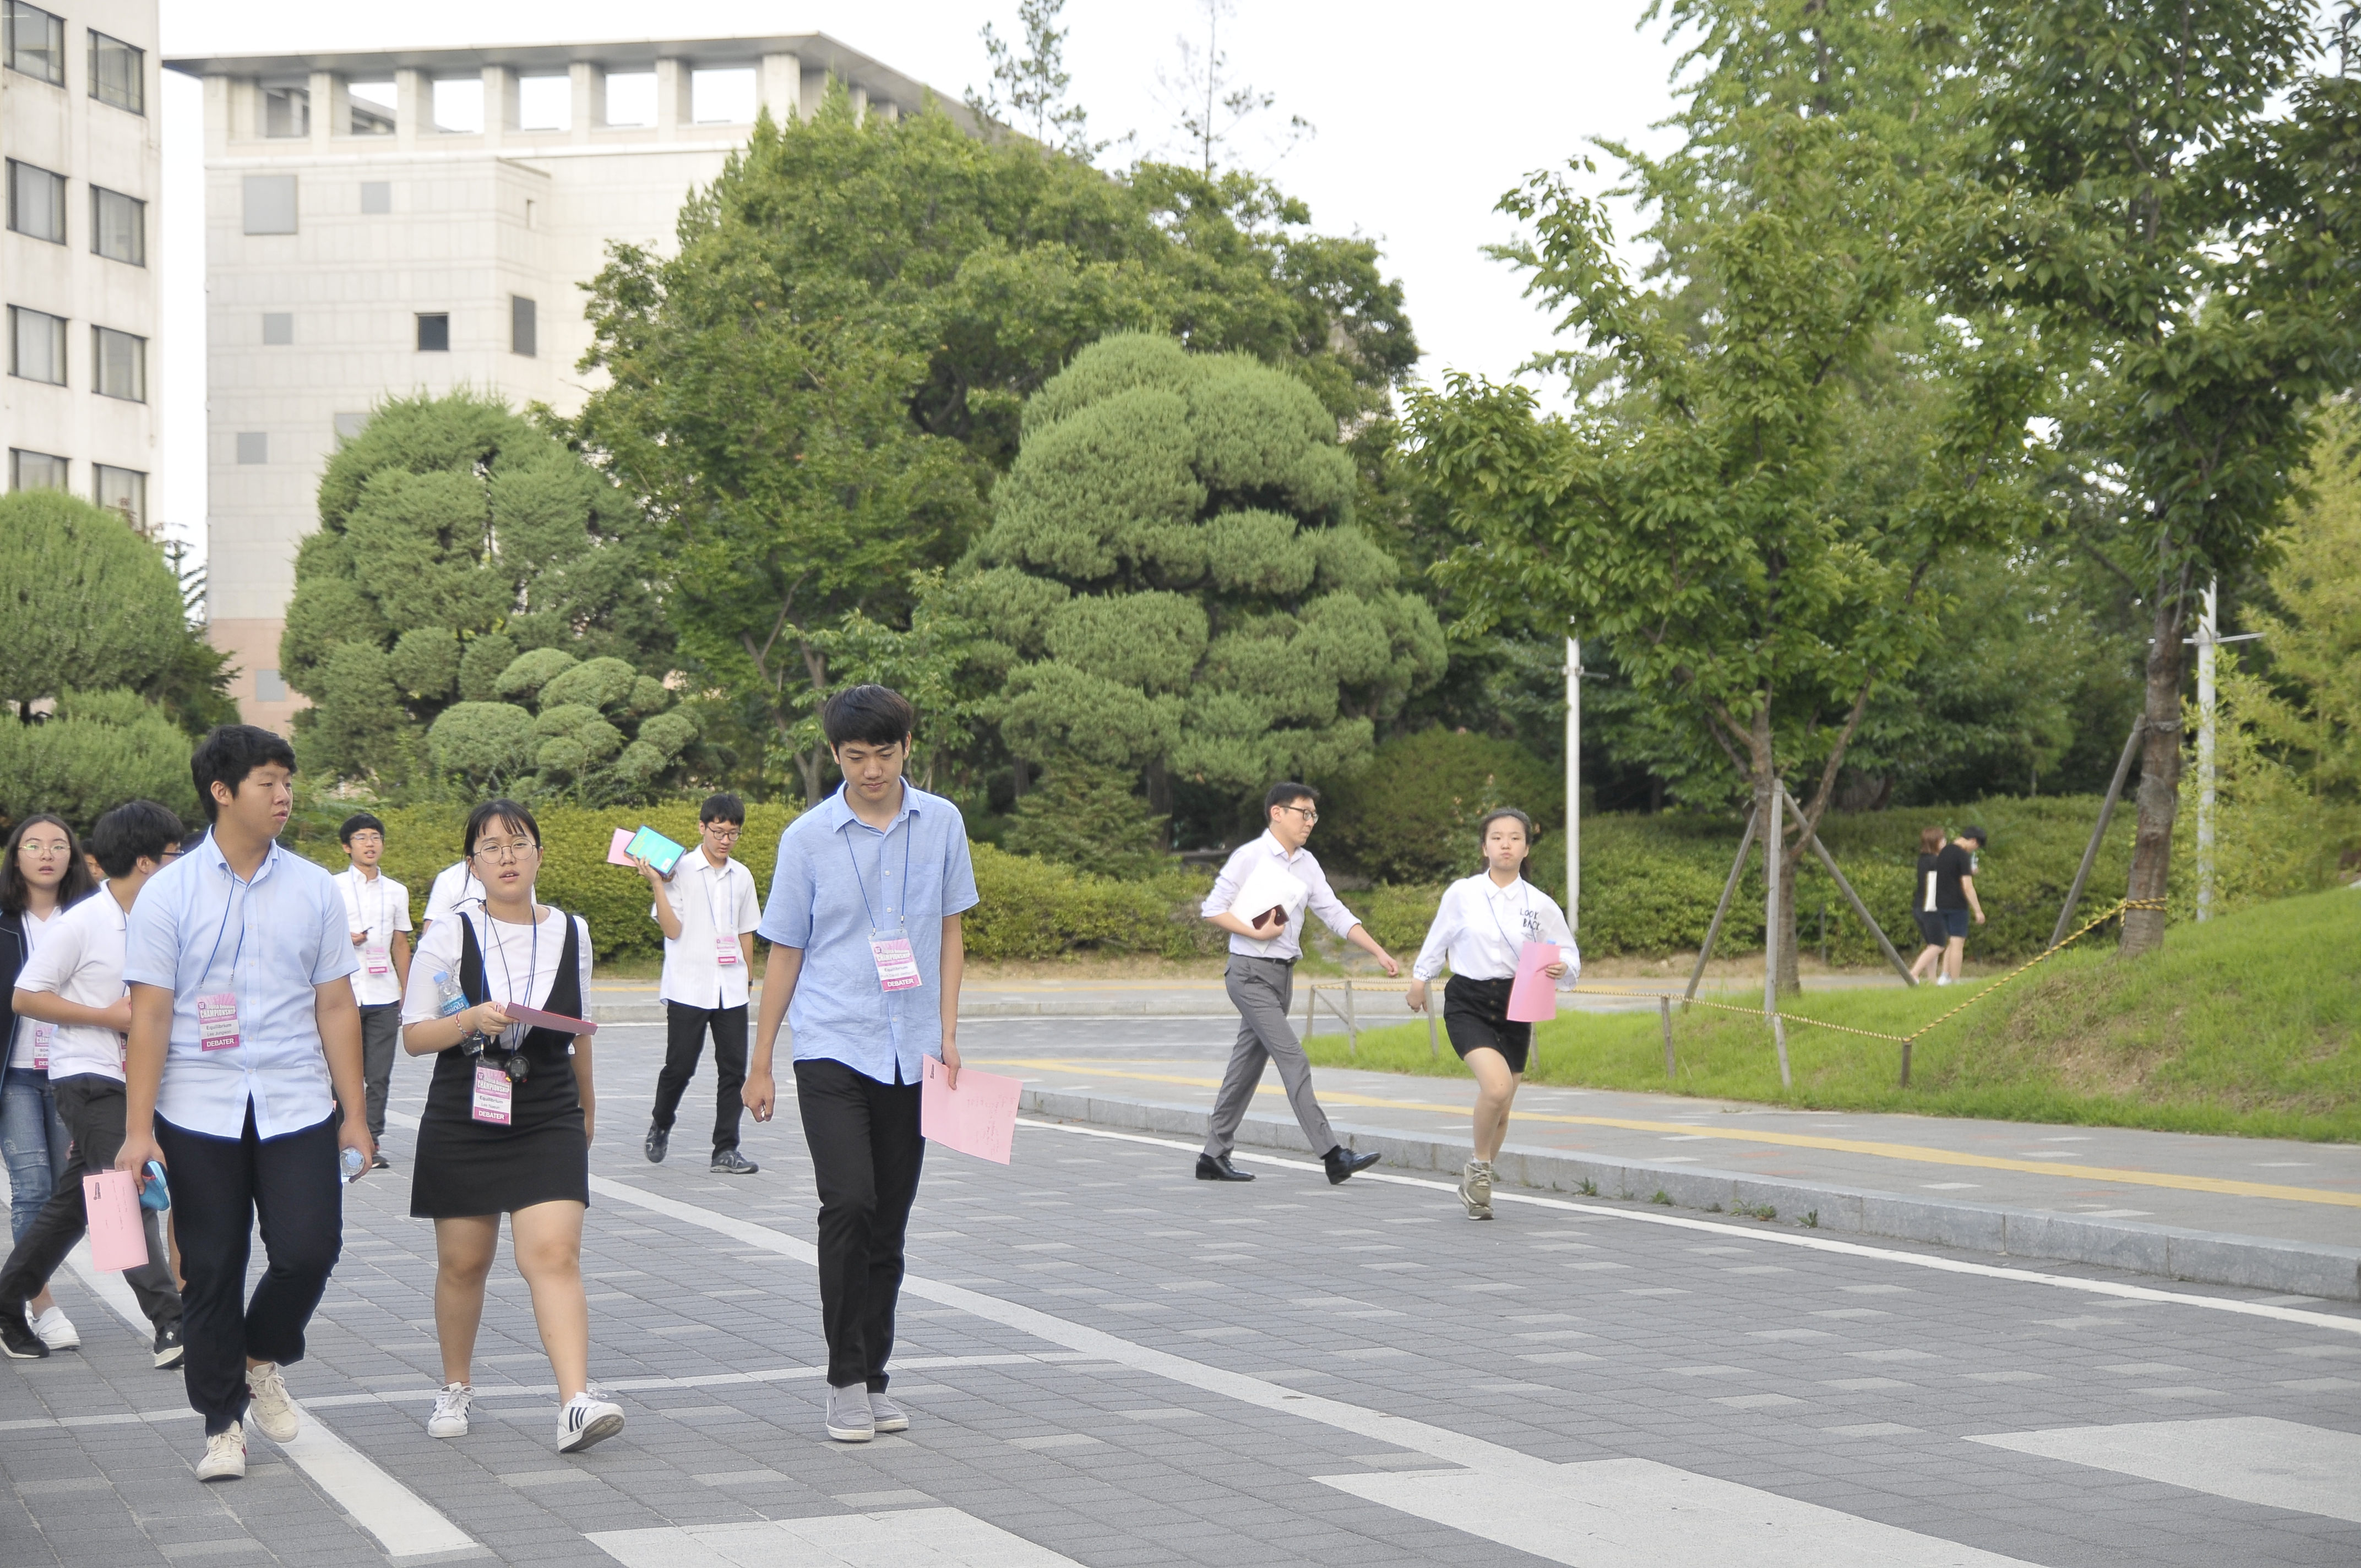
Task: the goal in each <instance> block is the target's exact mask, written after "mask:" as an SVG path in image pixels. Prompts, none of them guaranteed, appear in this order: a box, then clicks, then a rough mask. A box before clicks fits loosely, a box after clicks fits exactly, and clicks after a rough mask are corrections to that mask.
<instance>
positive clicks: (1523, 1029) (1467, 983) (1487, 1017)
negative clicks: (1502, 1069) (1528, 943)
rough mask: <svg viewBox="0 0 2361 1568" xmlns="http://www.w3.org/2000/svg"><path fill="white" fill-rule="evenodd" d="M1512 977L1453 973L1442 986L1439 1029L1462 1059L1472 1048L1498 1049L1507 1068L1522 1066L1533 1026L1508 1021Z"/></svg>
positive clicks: (1527, 1052) (1531, 1045)
mask: <svg viewBox="0 0 2361 1568" xmlns="http://www.w3.org/2000/svg"><path fill="white" fill-rule="evenodd" d="M1515 983H1516V982H1515V981H1508V980H1471V979H1469V978H1468V977H1467V976H1466V975H1464V974H1455V975H1453V976H1452V977H1451V978H1450V980H1448V981H1445V982H1444V987H1443V1030H1444V1033H1445V1034H1447V1035H1449V1036H1451V1048H1452V1049H1453V1050H1455V1051H1457V1052H1458V1053H1459V1059H1460V1060H1461V1061H1466V1059H1467V1053H1468V1052H1469V1051H1472V1050H1477V1049H1482V1050H1490V1051H1498V1052H1499V1053H1500V1055H1501V1056H1502V1057H1503V1058H1505V1059H1506V1060H1507V1061H1508V1064H1509V1070H1510V1072H1517V1073H1521V1072H1523V1071H1524V1070H1525V1058H1526V1056H1527V1055H1528V1054H1529V1053H1531V1051H1532V1048H1533V1026H1532V1025H1531V1024H1511V1023H1510V1022H1509V988H1510V986H1512V985H1514V984H1515Z"/></svg>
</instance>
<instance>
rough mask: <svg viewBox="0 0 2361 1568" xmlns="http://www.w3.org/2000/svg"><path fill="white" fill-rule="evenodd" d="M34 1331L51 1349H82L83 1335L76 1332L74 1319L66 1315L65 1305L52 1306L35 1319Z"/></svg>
mask: <svg viewBox="0 0 2361 1568" xmlns="http://www.w3.org/2000/svg"><path fill="white" fill-rule="evenodd" d="M33 1332H35V1333H37V1334H38V1335H40V1336H41V1343H43V1344H45V1345H48V1346H49V1348H50V1349H51V1350H80V1349H81V1348H82V1335H80V1334H78V1333H76V1332H74V1326H73V1320H72V1319H71V1318H69V1317H67V1316H66V1310H65V1309H64V1308H63V1307H51V1308H50V1309H49V1310H48V1311H46V1312H43V1313H42V1314H41V1315H40V1316H39V1317H38V1318H35V1319H33Z"/></svg>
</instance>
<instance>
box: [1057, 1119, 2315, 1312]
mask: <svg viewBox="0 0 2361 1568" xmlns="http://www.w3.org/2000/svg"><path fill="white" fill-rule="evenodd" d="M1016 1122H1017V1125H1019V1126H1023V1127H1039V1128H1043V1129H1045V1130H1047V1131H1049V1132H1057V1133H1071V1134H1073V1135H1075V1136H1077V1137H1085V1138H1113V1139H1115V1140H1117V1141H1119V1142H1122V1143H1129V1144H1148V1145H1152V1146H1156V1147H1158V1148H1168V1149H1182V1150H1186V1151H1187V1152H1189V1153H1191V1154H1194V1153H1196V1152H1197V1146H1196V1145H1195V1144H1190V1143H1180V1142H1176V1141H1175V1140H1173V1139H1170V1138H1156V1137H1149V1136H1148V1135H1145V1134H1141V1133H1115V1132H1109V1131H1107V1130H1105V1129H1104V1128H1101V1127H1076V1126H1070V1125H1067V1124H1062V1123H1058V1122H1038V1121H1035V1120H1033V1119H1032V1118H1030V1117H1027V1116H1019V1117H1018V1118H1017V1119H1016ZM1230 1157H1231V1158H1233V1159H1236V1160H1247V1161H1251V1162H1253V1163H1254V1164H1257V1165H1275V1166H1280V1167H1283V1168H1287V1169H1290V1170H1309V1171H1317V1170H1321V1169H1323V1167H1321V1166H1320V1165H1317V1164H1315V1163H1313V1162H1312V1161H1311V1160H1303V1159H1289V1158H1286V1157H1283V1156H1279V1155H1265V1154H1248V1153H1247V1152H1246V1151H1245V1150H1244V1149H1237V1150H1234V1151H1232V1153H1231V1156H1230ZM1353 1179H1354V1180H1356V1181H1382V1182H1389V1183H1391V1184H1393V1185H1395V1186H1398V1187H1423V1188H1426V1189H1428V1190H1432V1191H1435V1192H1448V1193H1451V1194H1453V1195H1454V1196H1456V1195H1457V1193H1458V1188H1457V1186H1456V1185H1455V1184H1454V1183H1452V1182H1448V1181H1431V1180H1428V1179H1426V1178H1424V1177H1419V1176H1396V1175H1394V1174H1392V1173H1390V1172H1387V1171H1377V1170H1365V1171H1363V1172H1361V1173H1360V1174H1359V1175H1358V1176H1356V1177H1355V1178H1353ZM1492 1201H1493V1202H1495V1203H1523V1204H1527V1205H1529V1206H1531V1207H1533V1208H1537V1209H1556V1210H1561V1211H1563V1212H1567V1213H1574V1214H1585V1215H1588V1216H1591V1217H1592V1218H1595V1219H1606V1220H1623V1221H1628V1222H1631V1223H1635V1224H1642V1225H1669V1226H1672V1227H1673V1228H1675V1229H1676V1230H1685V1231H1704V1232H1707V1233H1708V1234H1713V1235H1719V1236H1741V1237H1743V1238H1744V1239H1746V1240H1748V1241H1751V1242H1766V1243H1770V1244H1772V1245H1777V1246H1792V1247H1802V1248H1804V1249H1806V1251H1810V1252H1825V1253H1834V1254H1836V1255H1839V1256H1842V1257H1867V1258H1874V1259H1876V1260H1877V1261H1879V1262H1881V1263H1900V1264H1906V1265H1908V1266H1911V1267H1913V1268H1930V1269H1933V1270H1935V1271H1936V1272H1937V1273H1940V1274H1966V1275H1973V1276H1977V1277H1982V1278H1985V1279H2005V1280H2009V1281H2011V1282H2012V1283H2015V1284H2018V1285H2047V1286H2050V1287H2052V1288H2056V1289H2059V1290H2079V1291H2081V1292H2083V1293H2084V1294H2086V1295H2092V1296H2112V1297H2114V1298H2116V1299H2119V1300H2125V1301H2165V1302H2170V1303H2172V1304H2174V1305H2176V1306H2182V1307H2201V1308H2203V1309H2205V1310H2210V1311H2216V1312H2233V1313H2235V1314H2237V1315H2239V1316H2241V1317H2249V1318H2272V1319H2276V1320H2277V1321H2280V1322H2283V1323H2302V1324H2304V1325H2306V1326H2308V1327H2311V1328H2323V1329H2335V1330H2337V1331H2338V1332H2343V1333H2348V1334H2356V1335H2361V1317H2350V1318H2348V1317H2341V1316H2338V1315H2337V1314H2335V1313H2333V1312H2307V1311H2302V1310H2298V1309H2295V1308H2291V1307H2282V1306H2275V1305H2273V1304H2271V1303H2270V1302H2268V1301H2240V1300H2233V1299H2229V1298H2227V1297H2222V1296H2192V1295H2190V1294H2188V1293H2186V1292H2185V1291H2180V1290H2159V1289H2158V1288H2155V1287H2154V1286H2149V1285H2125V1284H2122V1283H2120V1282H2118V1281H2116V1280H2113V1279H2077V1278H2075V1277H2072V1276H2071V1275H2065V1274H2039V1273H2036V1272H2035V1271H2034V1270H2032V1269H2029V1268H2004V1267H2001V1266H1997V1265H1994V1264H1989V1263H1969V1262H1967V1261H1965V1260H1964V1259H1961V1258H1955V1257H1936V1256H1931V1255H1927V1254H1925V1253H1915V1252H1896V1251H1894V1249H1893V1248H1891V1247H1881V1246H1870V1245H1866V1244H1864V1243H1861V1242H1840V1241H1835V1240H1832V1239H1830V1238H1828V1237H1827V1236H1806V1235H1795V1234H1789V1233H1786V1232H1782V1231H1769V1230H1764V1229H1763V1228H1761V1227H1760V1226H1754V1225H1732V1224H1726V1223H1717V1222H1715V1221H1712V1220H1691V1219H1685V1218H1683V1217H1681V1216H1680V1215H1677V1214H1651V1213H1647V1212H1642V1211H1639V1210H1631V1209H1609V1208H1605V1207H1603V1206H1601V1205H1599V1204H1596V1203H1576V1202H1573V1201H1569V1200H1567V1199H1564V1198H1543V1197H1540V1196H1538V1195H1537V1194H1534V1193H1530V1192H1510V1191H1507V1190H1502V1189H1500V1188H1498V1187H1495V1188H1494V1189H1493V1190H1492ZM1841 1288H1844V1289H1850V1290H1854V1291H1861V1290H1879V1289H1884V1290H1895V1289H1903V1288H1905V1287H1902V1286H1860V1285H1852V1286H1845V1287H1841ZM2092 1321H2106V1320H2104V1319H2093V1320H2092ZM2339 1354H2345V1353H2343V1352H2339ZM2351 1354H2361V1350H2356V1351H2354V1352H2352V1353H2351Z"/></svg>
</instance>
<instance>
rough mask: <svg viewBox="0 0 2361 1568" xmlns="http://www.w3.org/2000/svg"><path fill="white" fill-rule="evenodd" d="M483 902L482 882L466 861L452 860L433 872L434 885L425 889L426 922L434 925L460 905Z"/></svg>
mask: <svg viewBox="0 0 2361 1568" xmlns="http://www.w3.org/2000/svg"><path fill="white" fill-rule="evenodd" d="M483 902H484V884H483V883H480V882H478V881H477V880H476V873H475V872H472V871H469V870H468V869H467V861H452V862H451V863H450V864H449V865H447V866H445V867H444V868H443V869H442V870H441V871H439V872H435V873H434V886H432V887H430V888H428V889H427V890H426V923H427V924H428V925H429V926H432V925H434V922H436V921H437V920H440V919H442V918H443V917H444V916H446V915H448V914H450V913H451V912H452V911H453V910H455V909H457V908H458V907H459V906H460V905H479V904H481V903H483Z"/></svg>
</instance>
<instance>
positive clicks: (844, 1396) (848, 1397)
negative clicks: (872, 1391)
mask: <svg viewBox="0 0 2361 1568" xmlns="http://www.w3.org/2000/svg"><path fill="white" fill-rule="evenodd" d="M821 1424H822V1425H824V1426H825V1427H827V1429H828V1435H829V1436H830V1437H832V1438H834V1439H836V1441H837V1442H868V1441H869V1440H870V1439H871V1438H873V1437H875V1436H876V1435H877V1417H876V1415H875V1413H874V1412H873V1411H872V1410H871V1409H870V1406H869V1385H868V1384H866V1383H848V1384H847V1385H845V1386H844V1387H841V1388H840V1387H837V1386H836V1385H835V1384H833V1383H831V1384H829V1387H828V1414H827V1415H826V1416H825V1417H823V1418H822V1420H821Z"/></svg>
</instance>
